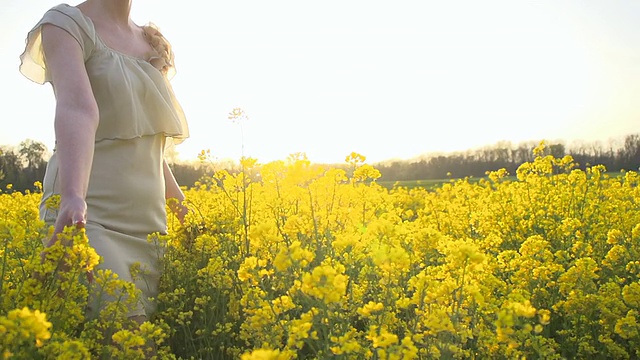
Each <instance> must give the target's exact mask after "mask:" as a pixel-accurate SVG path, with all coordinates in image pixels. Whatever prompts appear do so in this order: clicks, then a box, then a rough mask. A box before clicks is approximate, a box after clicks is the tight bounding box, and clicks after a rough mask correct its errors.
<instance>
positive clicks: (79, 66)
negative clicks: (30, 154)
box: [20, 0, 188, 321]
mask: <svg viewBox="0 0 640 360" xmlns="http://www.w3.org/2000/svg"><path fill="white" fill-rule="evenodd" d="M130 10H131V0H87V1H85V2H83V3H81V4H79V5H77V6H70V5H66V4H61V5H58V6H55V7H53V8H51V9H50V10H49V11H47V12H46V13H45V15H44V16H43V18H42V19H41V20H40V22H39V23H38V24H37V25H36V26H35V27H34V28H33V29H32V30H31V31H30V32H29V34H28V37H27V44H26V49H25V52H24V53H23V54H22V55H21V60H22V63H21V65H20V71H21V72H22V73H23V74H24V75H25V76H26V77H27V78H29V79H31V80H33V81H35V82H37V83H40V84H44V83H45V82H50V83H51V84H52V86H53V90H54V94H55V99H56V110H55V119H54V128H55V138H56V149H55V153H54V155H53V156H52V158H51V159H50V160H49V164H48V166H47V171H46V174H45V179H44V182H43V186H44V191H43V199H42V203H41V206H40V216H41V217H42V218H43V219H44V220H45V221H47V222H48V223H49V224H53V225H54V235H53V237H52V238H51V240H50V241H49V244H48V245H51V244H53V243H54V242H55V238H56V234H58V233H60V232H61V231H62V230H63V229H64V227H65V226H71V225H76V226H79V227H85V229H86V233H87V237H88V238H89V241H90V244H91V246H92V247H94V248H95V249H96V251H97V252H98V254H99V255H100V256H102V257H103V263H102V265H101V266H102V267H104V268H109V269H111V270H113V271H114V272H115V273H117V274H118V275H119V277H120V278H122V279H125V280H129V281H133V279H132V276H131V274H130V272H129V269H130V266H131V265H133V264H134V263H140V264H141V265H142V266H143V267H144V268H146V270H147V271H148V273H147V274H146V276H145V279H144V280H140V281H135V282H136V285H137V286H138V288H139V289H140V290H141V291H142V293H143V298H145V299H147V298H148V297H155V295H156V294H157V282H158V279H159V273H158V266H157V260H158V259H157V253H156V250H155V245H154V244H150V243H149V242H147V235H148V234H150V233H154V232H160V233H165V232H166V228H167V222H166V211H165V206H166V203H167V202H166V201H167V200H168V199H170V198H173V199H177V200H178V202H177V203H178V204H179V205H178V206H176V207H174V208H172V210H173V211H175V212H176V214H177V215H178V217H179V218H180V219H181V220H182V219H183V217H184V214H185V213H186V208H185V207H184V205H182V201H183V200H184V194H183V193H182V191H181V190H180V188H179V186H178V184H177V183H176V180H175V178H174V177H173V174H172V173H171V170H170V169H169V167H168V166H167V164H166V162H165V161H164V159H163V151H164V148H165V146H167V144H168V142H170V141H172V140H173V141H177V142H180V141H182V140H183V139H185V138H186V137H188V128H187V124H186V121H185V116H184V113H183V111H182V109H181V107H180V105H179V104H178V102H177V100H176V98H175V96H174V94H173V91H172V89H171V85H170V84H169V77H170V76H171V75H172V74H173V53H172V51H171V46H170V45H169V43H168V42H167V41H166V39H165V38H164V37H163V36H162V34H160V32H159V31H158V30H157V29H156V28H155V27H154V26H153V25H147V26H138V25H136V24H135V23H134V22H133V21H132V20H131V18H130ZM57 194H59V195H60V207H59V209H57V210H51V209H48V208H47V206H46V205H45V203H46V201H47V199H49V198H51V196H53V195H57ZM150 311H153V304H152V303H149V302H148V301H147V302H145V303H144V304H141V305H140V306H138V307H137V308H135V309H131V312H130V316H131V317H132V318H134V319H136V320H138V321H142V320H144V319H145V318H146V316H147V315H148V313H149V312H150Z"/></svg>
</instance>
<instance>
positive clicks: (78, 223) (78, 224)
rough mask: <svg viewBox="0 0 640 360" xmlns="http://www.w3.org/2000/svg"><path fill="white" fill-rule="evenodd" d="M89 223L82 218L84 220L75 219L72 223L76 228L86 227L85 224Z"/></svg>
mask: <svg viewBox="0 0 640 360" xmlns="http://www.w3.org/2000/svg"><path fill="white" fill-rule="evenodd" d="M86 224H87V221H86V220H84V219H82V220H73V222H72V225H74V226H75V227H76V229H84V227H85V225H86Z"/></svg>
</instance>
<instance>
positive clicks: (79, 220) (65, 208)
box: [47, 197, 87, 247]
mask: <svg viewBox="0 0 640 360" xmlns="http://www.w3.org/2000/svg"><path fill="white" fill-rule="evenodd" d="M86 223H87V203H86V202H85V200H84V199H83V198H80V197H62V198H61V199H60V209H59V210H58V217H57V219H56V223H55V224H54V230H53V236H52V237H51V239H50V240H49V243H48V244H47V247H49V246H51V245H53V244H54V243H55V242H56V240H57V237H58V234H59V233H61V232H62V231H63V230H64V228H65V226H72V225H73V226H76V228H78V229H83V228H84V226H85V224H86Z"/></svg>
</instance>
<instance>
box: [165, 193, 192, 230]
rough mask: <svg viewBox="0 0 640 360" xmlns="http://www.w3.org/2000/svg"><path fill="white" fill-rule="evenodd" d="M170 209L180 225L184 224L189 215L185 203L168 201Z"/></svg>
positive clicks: (176, 200)
mask: <svg viewBox="0 0 640 360" xmlns="http://www.w3.org/2000/svg"><path fill="white" fill-rule="evenodd" d="M168 204H169V209H170V210H171V212H173V213H174V214H175V215H176V217H177V218H178V220H179V221H180V224H184V218H185V216H186V215H187V214H188V213H189V208H188V207H187V206H186V205H185V204H184V201H179V200H178V199H176V198H171V199H169V200H168Z"/></svg>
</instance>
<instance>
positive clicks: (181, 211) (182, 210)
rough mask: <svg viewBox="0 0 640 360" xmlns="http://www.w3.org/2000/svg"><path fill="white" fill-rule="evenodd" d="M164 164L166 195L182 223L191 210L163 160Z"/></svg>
mask: <svg viewBox="0 0 640 360" xmlns="http://www.w3.org/2000/svg"><path fill="white" fill-rule="evenodd" d="M163 166H164V183H165V193H164V196H165V198H166V199H167V201H168V203H169V208H170V209H171V211H173V213H174V214H176V216H177V217H178V220H180V223H182V222H184V217H185V215H187V212H188V211H189V210H188V209H187V207H186V206H185V205H184V203H183V202H184V199H185V196H184V193H183V192H182V189H180V185H178V182H177V181H176V178H175V177H174V176H173V173H172V172H171V168H169V165H168V164H167V162H166V161H163Z"/></svg>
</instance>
